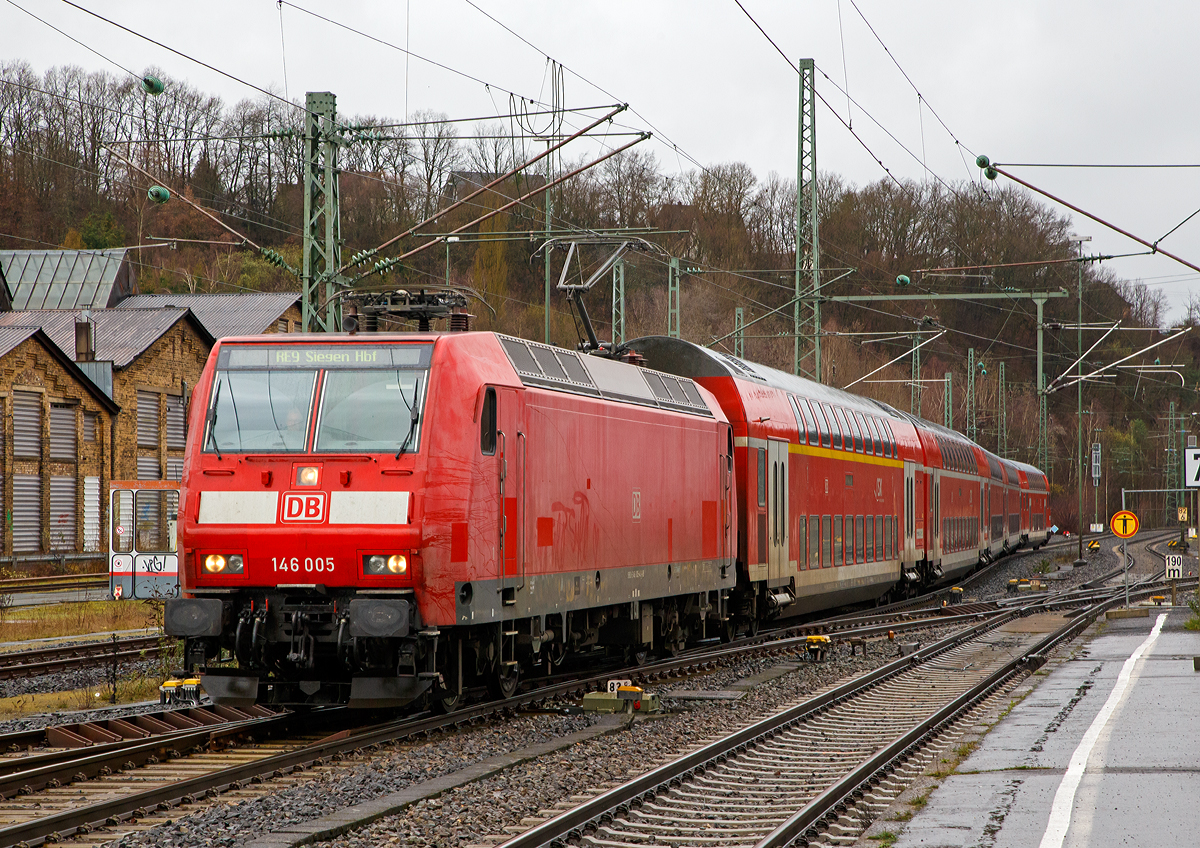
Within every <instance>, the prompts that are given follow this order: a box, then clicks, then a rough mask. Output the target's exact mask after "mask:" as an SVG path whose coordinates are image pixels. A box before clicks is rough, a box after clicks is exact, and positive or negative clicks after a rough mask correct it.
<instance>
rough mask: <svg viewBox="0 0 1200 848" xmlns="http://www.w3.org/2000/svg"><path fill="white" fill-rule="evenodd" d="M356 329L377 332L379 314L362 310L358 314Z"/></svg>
mask: <svg viewBox="0 0 1200 848" xmlns="http://www.w3.org/2000/svg"><path fill="white" fill-rule="evenodd" d="M358 329H359V331H361V332H363V333H376V332H379V316H378V315H377V314H375V313H374V312H363V313H361V314H360V315H359V316H358Z"/></svg>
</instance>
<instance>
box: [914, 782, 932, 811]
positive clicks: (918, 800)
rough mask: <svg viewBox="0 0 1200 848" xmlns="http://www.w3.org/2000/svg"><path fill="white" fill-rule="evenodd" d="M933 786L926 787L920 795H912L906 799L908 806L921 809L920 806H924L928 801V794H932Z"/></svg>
mask: <svg viewBox="0 0 1200 848" xmlns="http://www.w3.org/2000/svg"><path fill="white" fill-rule="evenodd" d="M935 788H936V787H931V788H929V789H926V790H925V791H924V792H922V793H921V794H920V795H914V796H913V797H912V798H910V799H909V800H908V806H910V807H916V808H917V809H918V810H919V809H921V808H922V807H924V806H925V805H926V804H928V803H929V796H930V795H932V794H933V790H934V789H935Z"/></svg>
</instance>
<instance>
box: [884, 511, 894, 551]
mask: <svg viewBox="0 0 1200 848" xmlns="http://www.w3.org/2000/svg"><path fill="white" fill-rule="evenodd" d="M883 544H884V548H883V558H884V559H891V558H892V517H891V516H890V515H885V516H884V517H883Z"/></svg>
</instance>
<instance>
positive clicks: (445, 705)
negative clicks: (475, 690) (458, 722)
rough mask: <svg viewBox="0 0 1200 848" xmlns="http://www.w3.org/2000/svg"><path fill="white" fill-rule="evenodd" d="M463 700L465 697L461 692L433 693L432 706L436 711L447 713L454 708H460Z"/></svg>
mask: <svg viewBox="0 0 1200 848" xmlns="http://www.w3.org/2000/svg"><path fill="white" fill-rule="evenodd" d="M465 700H466V699H465V698H464V697H463V693H462V692H451V693H448V694H446V695H442V696H437V695H435V696H434V698H433V706H434V707H435V708H436V709H437V711H438V712H440V713H446V714H449V713H452V712H454V711H455V710H458V709H461V708H462V705H463V701H465Z"/></svg>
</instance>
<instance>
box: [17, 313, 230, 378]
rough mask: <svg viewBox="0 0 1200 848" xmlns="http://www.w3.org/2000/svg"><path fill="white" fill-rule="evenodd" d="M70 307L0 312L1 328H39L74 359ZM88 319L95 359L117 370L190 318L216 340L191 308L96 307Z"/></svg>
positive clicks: (73, 316) (202, 334) (206, 337)
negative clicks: (92, 337) (93, 335)
mask: <svg viewBox="0 0 1200 848" xmlns="http://www.w3.org/2000/svg"><path fill="white" fill-rule="evenodd" d="M79 315H80V313H79V312H78V311H76V310H72V309H42V310H35V311H28V312H3V313H0V327H30V326H32V327H41V328H42V329H43V330H45V332H46V335H47V336H49V337H50V339H51V340H52V341H53V342H54V344H56V345H57V346H58V348H59V350H61V351H62V352H63V353H64V354H65V355H66V356H67V357H68V358H70V359H71V360H74V358H75V320H76V319H77V318H78V317H79ZM89 318H90V320H91V321H92V322H94V323H95V325H96V327H95V336H96V351H95V358H96V359H98V360H109V361H111V362H112V364H113V367H114V368H116V369H117V370H118V371H119V370H121V369H122V368H126V367H128V366H129V365H130V363H132V362H133V361H134V360H135V359H137V358H138V357H139V356H141V355H142V353H143V352H145V350H146V349H147V348H148V347H150V345H152V344H154V342H156V341H158V340H159V339H160V338H162V336H163V335H164V334H165V333H166V332H167V331H168V330H170V329H171V328H172V327H174V326H175V325H176V324H177V323H179V322H180V321H190V322H191V323H192V324H193V326H194V327H195V329H196V332H198V333H199V334H200V337H201V338H202V339H204V341H205V342H207V343H208V344H209V345H211V344H212V343H213V342H214V341H215V340H214V339H213V336H212V334H211V333H210V332H209V331H208V330H207V329H206V328H205V326H204V325H203V324H201V323H200V322H199V321H198V320H197V319H196V316H195V315H193V314H192V312H191V310H189V309H185V308H180V307H165V308H162V309H97V310H96V311H94V312H92V313H90V315H89Z"/></svg>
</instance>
